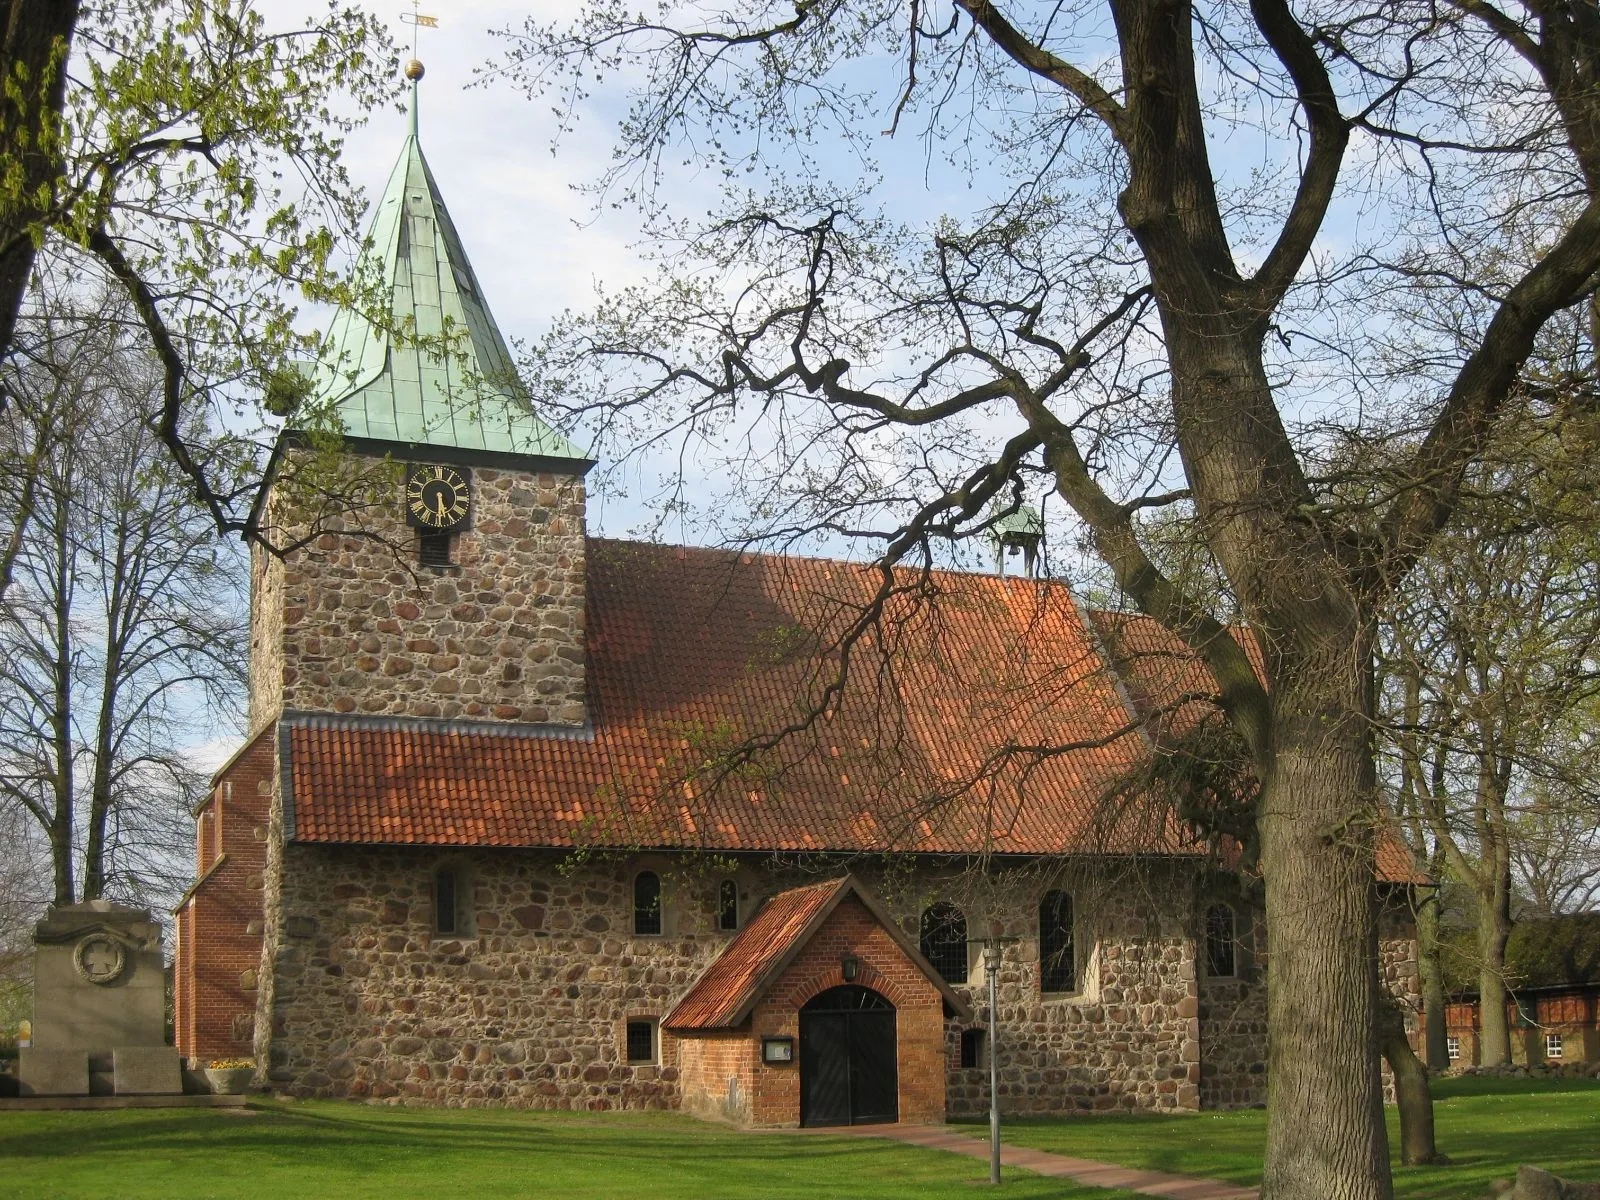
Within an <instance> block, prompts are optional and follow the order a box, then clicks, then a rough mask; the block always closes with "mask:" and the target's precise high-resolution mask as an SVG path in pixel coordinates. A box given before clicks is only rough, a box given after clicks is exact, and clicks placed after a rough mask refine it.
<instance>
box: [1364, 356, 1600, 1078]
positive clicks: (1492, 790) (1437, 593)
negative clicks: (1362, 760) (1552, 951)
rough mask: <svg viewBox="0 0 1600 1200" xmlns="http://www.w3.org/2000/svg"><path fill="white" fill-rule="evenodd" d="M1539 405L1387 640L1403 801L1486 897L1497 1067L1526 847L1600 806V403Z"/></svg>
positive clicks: (1476, 472) (1505, 1042) (1487, 463)
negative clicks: (1584, 733)
mask: <svg viewBox="0 0 1600 1200" xmlns="http://www.w3.org/2000/svg"><path fill="white" fill-rule="evenodd" d="M1584 366H1586V364H1583V365H1580V364H1576V363H1574V364H1572V370H1571V371H1570V372H1569V373H1568V377H1569V378H1579V377H1581V374H1582V372H1583V367H1584ZM1529 405H1530V407H1529V410H1528V411H1526V412H1524V413H1523V414H1522V415H1521V416H1520V417H1518V418H1516V419H1511V418H1508V419H1505V420H1503V421H1502V422H1501V428H1500V429H1499V430H1498V432H1497V435H1496V437H1495V439H1494V442H1493V443H1492V446H1491V448H1490V452H1489V454H1488V455H1486V457H1485V458H1484V460H1483V461H1482V462H1480V463H1479V464H1478V465H1477V466H1475V467H1474V468H1473V469H1472V470H1471V471H1470V472H1468V475H1467V480H1466V488H1465V491H1464V493H1463V499H1462V503H1461V505H1460V507H1459V508H1458V511H1457V513H1456V517H1455V520H1454V521H1452V523H1451V524H1450V525H1448V526H1447V527H1446V528H1445V529H1444V531H1442V533H1441V535H1440V536H1439V537H1438V538H1436V539H1435V540H1434V543H1433V545H1432V546H1431V547H1430V549H1429V552H1428V554H1427V555H1425V556H1424V557H1423V559H1422V561H1421V562H1420V563H1419V564H1418V567H1417V569H1416V570H1415V571H1414V572H1413V573H1412V574H1411V576H1410V577H1409V578H1408V579H1407V580H1406V581H1405V582H1404V583H1403V584H1402V585H1401V587H1400V588H1399V590H1398V593H1397V596H1396V600H1397V603H1396V605H1395V606H1394V611H1393V614H1392V616H1391V619H1390V620H1389V621H1387V622H1386V623H1385V626H1384V629H1383V631H1382V634H1381V636H1380V638H1379V657H1380V673H1381V679H1382V683H1381V684H1380V697H1381V701H1380V714H1379V717H1380V720H1381V721H1382V722H1383V724H1384V728H1385V733H1386V735H1387V736H1386V737H1385V738H1384V743H1383V744H1384V749H1385V760H1386V763H1389V764H1392V768H1391V769H1390V770H1389V771H1388V772H1386V773H1387V774H1389V775H1390V776H1391V777H1392V778H1394V780H1395V783H1396V791H1395V795H1396V798H1397V807H1398V809H1399V813H1400V815H1401V817H1402V820H1403V823H1404V824H1405V825H1406V827H1407V829H1408V832H1409V836H1410V840H1411V842H1412V845H1413V849H1414V850H1415V851H1416V852H1417V853H1418V854H1419V856H1421V857H1422V858H1423V859H1424V860H1431V861H1433V862H1434V863H1435V864H1436V866H1440V867H1447V868H1448V869H1449V872H1450V874H1451V875H1452V876H1454V877H1455V878H1456V879H1458V880H1460V881H1461V882H1462V883H1464V884H1466V885H1467V886H1468V887H1469V888H1470V889H1471V891H1472V894H1473V896H1474V897H1475V900H1476V905H1477V927H1478V933H1479V953H1478V960H1479V989H1478V990H1479V996H1480V998H1481V1001H1482V1012H1483V1039H1482V1053H1483V1062H1484V1063H1485V1064H1489V1065H1492V1064H1496V1063H1503V1062H1508V1061H1510V1053H1511V1047H1510V1031H1509V1029H1508V1027H1507V1025H1506V1016H1505V1014H1506V979H1505V974H1506V969H1505V949H1506V940H1507V938H1509V937H1510V935H1511V929H1512V922H1513V918H1514V912H1513V897H1514V888H1515V885H1516V883H1517V859H1518V857H1519V855H1522V856H1524V857H1526V856H1528V855H1531V854H1536V853H1538V846H1539V845H1540V844H1541V843H1543V844H1547V841H1548V839H1547V838H1545V837H1543V836H1541V831H1543V830H1548V829H1550V828H1552V827H1555V828H1559V827H1561V826H1564V825H1567V824H1570V823H1571V821H1572V820H1573V819H1574V818H1577V819H1580V820H1581V819H1582V818H1583V817H1586V816H1591V815H1592V813H1593V805H1592V802H1591V803H1589V804H1584V803H1583V802H1582V800H1581V797H1582V795H1583V793H1584V792H1585V791H1586V790H1588V788H1587V786H1586V781H1585V778H1584V774H1583V773H1582V771H1581V770H1575V769H1574V768H1577V767H1578V763H1577V756H1575V755H1574V754H1573V753H1572V749H1571V747H1570V746H1568V745H1564V744H1563V742H1564V741H1565V739H1567V738H1570V737H1571V735H1572V733H1573V731H1574V727H1575V725H1576V724H1577V721H1578V717H1579V714H1580V713H1583V712H1586V711H1588V710H1589V709H1590V708H1591V707H1592V706H1593V704H1594V703H1595V702H1596V701H1597V700H1600V658H1597V652H1600V608H1597V607H1596V606H1595V604H1594V596H1595V595H1596V593H1597V591H1600V506H1597V505H1596V503H1595V499H1594V496H1593V488H1592V478H1591V465H1590V464H1591V462H1592V459H1591V454H1590V451H1591V449H1592V447H1591V437H1590V435H1591V434H1592V432H1593V428H1592V427H1593V425H1594V418H1593V417H1591V416H1589V415H1588V414H1587V413H1585V412H1583V411H1581V410H1580V411H1578V412H1573V411H1571V409H1572V405H1571V404H1570V402H1569V398H1567V397H1563V398H1562V400H1561V402H1560V403H1558V404H1556V405H1554V406H1552V405H1550V404H1548V403H1543V402H1539V401H1536V400H1532V401H1530V402H1529ZM1577 845H1578V846H1581V845H1582V841H1581V839H1580V840H1579V842H1578V843H1577ZM1422 932H1423V934H1424V937H1423V939H1422V941H1423V945H1422V946H1421V951H1422V954H1423V956H1424V958H1425V959H1426V960H1429V963H1430V969H1429V970H1427V971H1425V972H1424V974H1425V980H1426V982H1427V983H1428V985H1429V986H1428V989H1427V990H1428V997H1427V1003H1428V1009H1429V1011H1428V1018H1429V1025H1430V1028H1432V1027H1433V1026H1435V1025H1437V1026H1438V1027H1440V1028H1442V1026H1443V1021H1444V1012H1443V1004H1444V998H1443V980H1442V975H1441V972H1440V971H1439V966H1438V961H1437V960H1438V953H1439V946H1438V941H1437V937H1436V936H1434V935H1436V933H1437V930H1436V928H1435V927H1434V925H1433V923H1432V922H1431V921H1425V922H1424V925H1423V931H1422ZM1435 1049H1436V1050H1437V1047H1435ZM1434 1065H1442V1064H1440V1063H1437V1062H1436V1063H1435V1064H1434Z"/></svg>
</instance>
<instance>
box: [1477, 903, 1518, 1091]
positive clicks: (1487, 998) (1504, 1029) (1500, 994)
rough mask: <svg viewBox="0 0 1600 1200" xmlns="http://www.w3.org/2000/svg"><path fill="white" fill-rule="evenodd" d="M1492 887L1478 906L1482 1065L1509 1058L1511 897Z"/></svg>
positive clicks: (1479, 1007) (1494, 1064)
mask: <svg viewBox="0 0 1600 1200" xmlns="http://www.w3.org/2000/svg"><path fill="white" fill-rule="evenodd" d="M1495 891H1496V893H1498V894H1497V895H1496V896H1495V897H1494V898H1493V899H1491V900H1489V901H1488V902H1487V903H1480V904H1479V906H1478V956H1479V964H1478V1027H1479V1034H1478V1039H1479V1048H1480V1056H1479V1059H1478V1061H1479V1062H1480V1063H1481V1064H1482V1065H1484V1066H1486V1067H1495V1066H1499V1065H1501V1064H1503V1063H1508V1062H1510V1061H1511V1027H1510V1024H1509V1022H1508V1020H1507V1018H1506V1001H1507V1000H1508V999H1509V995H1508V993H1507V990H1506V942H1507V940H1509V939H1510V937H1511V897H1510V890H1509V888H1502V887H1499V886H1496V888H1495ZM1481 899H1482V898H1481V897H1480V900H1481Z"/></svg>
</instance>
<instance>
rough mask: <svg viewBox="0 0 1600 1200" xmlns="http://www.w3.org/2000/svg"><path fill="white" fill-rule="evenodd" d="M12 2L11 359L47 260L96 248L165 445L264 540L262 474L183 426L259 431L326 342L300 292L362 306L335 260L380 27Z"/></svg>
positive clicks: (7, 138) (183, 9)
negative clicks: (150, 387) (149, 358)
mask: <svg viewBox="0 0 1600 1200" xmlns="http://www.w3.org/2000/svg"><path fill="white" fill-rule="evenodd" d="M9 8H10V24H9V26H8V27H7V33H6V36H5V40H4V42H3V43H0V72H3V79H4V96H3V97H0V153H3V154H4V158H3V160H0V167H3V169H0V353H5V354H17V353H21V354H23V355H27V354H28V353H30V352H31V347H29V346H28V345H27V344H26V329H25V328H21V327H19V326H18V321H19V317H20V315H21V314H22V312H23V309H24V295H25V293H26V292H27V290H28V288H29V287H30V285H31V286H32V287H33V288H34V289H35V291H36V293H37V292H38V290H39V289H42V288H44V289H47V288H48V287H49V286H50V283H51V280H52V278H53V275H52V273H51V272H50V271H40V270H38V269H37V268H38V267H39V266H40V263H39V260H38V258H37V255H38V254H39V253H41V252H42V253H46V254H48V253H50V252H51V248H52V247H53V246H57V245H60V246H71V247H76V248H77V249H78V250H79V251H81V252H83V253H84V254H86V255H87V256H89V257H90V258H91V259H93V260H94V261H95V262H96V263H97V264H98V265H99V267H100V268H101V269H102V270H103V271H104V273H105V274H106V275H107V276H108V277H109V278H111V279H113V280H115V282H116V284H117V286H118V287H119V288H120V289H121V290H122V292H123V293H124V294H125V295H126V297H127V299H128V301H129V304H130V305H131V311H132V312H133V314H134V315H135V316H136V317H137V319H138V322H139V324H140V326H141V327H142V328H143V330H144V336H145V339H146V344H147V345H148V347H149V348H150V350H151V351H152V352H153V353H154V355H155V357H156V360H157V361H158V362H159V364H160V366H161V371H162V376H161V390H160V392H159V393H158V395H159V396H160V398H161V405H160V407H159V409H158V410H157V411H156V412H155V414H154V417H155V428H156V429H157V432H158V434H159V436H160V438H161V441H162V442H163V444H164V445H165V446H166V447H167V450H168V452H169V453H170V454H171V456H172V458H173V461H174V462H175V463H176V464H177V465H178V467H179V469H180V470H181V471H182V472H183V473H184V474H185V475H186V476H188V478H189V480H190V484H191V486H192V487H193V488H194V490H195V491H196V492H197V494H198V495H199V496H200V497H201V498H202V500H203V501H204V503H205V505H206V508H207V510H208V511H209V512H210V514H211V517H212V519H213V521H214V522H215V523H216V524H217V525H218V526H219V528H221V529H223V530H225V531H235V530H236V531H244V532H246V533H251V532H253V531H252V530H251V529H250V528H249V517H248V513H249V508H250V500H251V498H252V495H253V491H254V481H253V480H250V479H247V478H238V477H236V476H235V475H234V474H233V472H232V467H233V466H234V465H235V462H234V460H233V459H225V460H224V461H218V462H210V461H208V460H207V458H206V456H205V455H204V454H203V453H202V447H199V446H195V445H191V444H190V442H189V441H188V438H187V436H186V435H187V431H189V430H191V429H192V428H194V427H195V426H194V421H195V415H196V414H197V413H204V414H206V416H207V418H208V421H209V424H210V427H212V428H219V427H220V425H221V423H222V422H223V419H224V418H226V419H227V421H228V422H229V423H231V424H232V425H233V426H235V427H239V426H241V425H243V426H245V427H248V425H249V424H250V422H249V420H248V419H247V418H249V417H252V416H254V415H255V414H256V412H257V410H256V408H255V407H254V406H255V404H256V402H257V400H258V399H259V398H263V397H274V398H279V399H281V398H282V397H284V396H285V395H288V394H290V393H292V392H293V390H294V385H293V383H292V380H293V378H294V371H295V368H294V366H293V360H294V359H295V358H296V357H297V356H299V357H303V356H306V355H308V354H312V353H313V352H314V350H315V346H316V339H315V338H314V337H311V336H308V335H304V334H300V333H297V332H296V330H295V328H294V325H293V317H294V314H295V304H296V303H297V302H298V301H299V300H300V299H301V298H302V297H304V298H310V299H313V300H322V301H333V302H340V301H344V302H351V303H356V304H357V305H358V306H359V305H363V304H365V302H366V301H367V300H368V299H370V297H368V296H367V294H366V293H365V292H364V291H363V290H362V288H361V287H360V285H359V284H351V283H350V282H349V281H348V280H346V279H345V278H344V277H343V276H342V274H341V272H340V270H339V269H338V266H339V264H338V261H337V259H336V256H335V249H336V247H337V245H338V237H337V235H338V234H339V233H341V232H347V231H350V230H353V229H354V228H355V223H356V220H357V218H358V216H359V196H358V194H357V193H356V192H355V190H354V189H353V188H352V187H351V185H350V182H349V180H348V179H347V177H346V176H345V173H344V171H343V169H342V168H341V167H340V165H339V158H338V156H339V151H340V148H341V142H342V134H343V133H344V132H346V131H347V130H348V129H349V128H350V127H351V125H352V124H353V118H351V117H350V116H348V115H345V114H348V113H350V112H355V113H357V114H360V113H361V112H363V111H364V110H367V109H370V108H371V107H373V106H374V105H376V104H378V103H380V102H382V101H383V100H384V99H386V98H388V97H390V96H392V95H393V92H394V87H395V85H396V83H397V80H396V77H395V75H394V72H393V59H392V55H391V53H390V45H389V42H388V39H387V36H386V35H385V34H384V32H383V29H382V26H381V25H380V24H379V22H378V20H377V19H376V18H375V17H373V16H372V15H370V14H368V13H366V12H364V11H363V10H361V9H360V8H357V7H354V6H341V5H340V4H339V3H338V2H337V0H334V2H332V3H330V4H329V5H328V6H327V8H326V10H325V11H324V12H323V14H322V15H321V16H320V17H315V16H314V17H312V18H311V19H309V20H308V21H307V22H306V23H305V24H304V25H303V26H301V27H299V28H292V29H277V28H270V27H269V26H268V24H267V22H266V21H265V19H264V18H263V17H262V16H261V14H260V13H259V12H257V11H256V9H255V7H254V5H253V4H252V2H251V0H110V2H108V3H105V4H99V5H80V4H78V3H76V2H68V3H63V2H61V0H11V2H10V4H9ZM82 269H83V268H82V264H81V262H78V263H75V265H74V271H75V272H76V273H80V274H81V272H82ZM43 299H45V300H49V299H50V297H43ZM230 410H231V411H230ZM213 449H214V447H213ZM234 457H235V458H236V457H237V456H234ZM0 582H3V577H0Z"/></svg>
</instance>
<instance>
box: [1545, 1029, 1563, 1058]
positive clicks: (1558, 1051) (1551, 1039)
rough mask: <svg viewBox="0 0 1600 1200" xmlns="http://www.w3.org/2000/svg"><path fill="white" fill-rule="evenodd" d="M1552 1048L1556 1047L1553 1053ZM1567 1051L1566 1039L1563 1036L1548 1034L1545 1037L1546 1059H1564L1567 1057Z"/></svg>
mask: <svg viewBox="0 0 1600 1200" xmlns="http://www.w3.org/2000/svg"><path fill="white" fill-rule="evenodd" d="M1552 1046H1554V1047H1555V1049H1554V1050H1553V1051H1552V1050H1551V1047H1552ZM1566 1050H1567V1047H1566V1039H1565V1038H1563V1037H1562V1035H1561V1034H1559V1033H1547V1034H1545V1035H1544V1056H1545V1057H1546V1058H1562V1057H1564V1056H1565V1054H1566Z"/></svg>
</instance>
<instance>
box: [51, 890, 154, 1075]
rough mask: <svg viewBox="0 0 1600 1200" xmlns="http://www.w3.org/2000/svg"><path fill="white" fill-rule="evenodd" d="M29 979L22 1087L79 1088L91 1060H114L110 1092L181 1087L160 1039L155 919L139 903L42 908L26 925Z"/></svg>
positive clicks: (98, 901)
mask: <svg viewBox="0 0 1600 1200" xmlns="http://www.w3.org/2000/svg"><path fill="white" fill-rule="evenodd" d="M33 981H34V1023H33V1047H32V1051H33V1053H32V1055H30V1056H29V1057H28V1058H25V1059H24V1060H23V1075H22V1085H23V1088H24V1091H25V1094H34V1095H82V1094H84V1093H86V1092H88V1091H89V1079H88V1060H89V1059H91V1058H99V1059H110V1060H111V1061H112V1062H113V1064H114V1066H113V1073H114V1075H115V1077H116V1085H115V1086H116V1090H117V1091H118V1092H123V1091H132V1092H140V1093H152V1092H166V1091H172V1092H178V1091H181V1090H182V1082H181V1079H180V1077H179V1076H178V1072H177V1067H178V1062H177V1052H176V1051H175V1050H173V1049H172V1048H171V1047H170V1046H167V1045H166V1044H165V1042H166V1037H165V1030H166V986H165V985H166V981H165V976H164V973H163V969H162V961H161V927H160V926H159V925H158V924H156V923H155V922H154V921H152V920H151V919H150V911H149V910H148V909H142V908H124V907H123V906H121V905H118V904H112V903H111V902H109V901H105V900H92V901H89V902H88V903H85V904H73V905H67V906H61V907H55V908H52V909H50V911H49V912H48V914H47V915H46V916H45V919H44V920H42V921H40V922H39V924H38V925H37V926H36V927H35V928H34V958H33ZM168 1059H170V1069H169V1068H168V1065H167V1064H166V1062H165V1060H168ZM29 1064H31V1073H30V1065H29ZM69 1076H70V1078H69ZM80 1077H81V1079H82V1082H81V1083H80V1082H78V1080H79V1079H80ZM124 1078H126V1081H127V1086H126V1087H124ZM69 1085H70V1090H68V1089H69ZM46 1088H48V1089H49V1090H45V1089H46Z"/></svg>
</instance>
